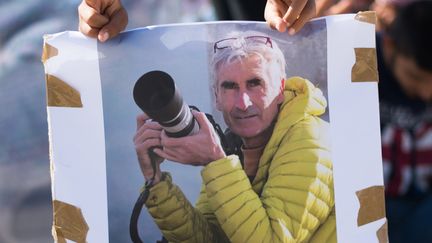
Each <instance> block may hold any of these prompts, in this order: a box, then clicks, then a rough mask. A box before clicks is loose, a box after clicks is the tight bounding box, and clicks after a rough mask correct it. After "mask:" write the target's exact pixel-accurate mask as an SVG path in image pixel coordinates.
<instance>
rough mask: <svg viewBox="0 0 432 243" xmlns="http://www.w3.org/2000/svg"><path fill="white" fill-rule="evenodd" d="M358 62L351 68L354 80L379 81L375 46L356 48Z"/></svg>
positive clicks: (352, 79)
mask: <svg viewBox="0 0 432 243" xmlns="http://www.w3.org/2000/svg"><path fill="white" fill-rule="evenodd" d="M354 51H355V56H356V62H355V63H354V66H353V67H352V69H351V81H352V82H378V64H377V57H376V50H375V48H354Z"/></svg>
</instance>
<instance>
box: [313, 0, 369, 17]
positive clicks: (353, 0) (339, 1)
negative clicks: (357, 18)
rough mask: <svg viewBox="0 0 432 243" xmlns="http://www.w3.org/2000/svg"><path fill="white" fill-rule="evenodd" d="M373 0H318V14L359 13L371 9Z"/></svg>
mask: <svg viewBox="0 0 432 243" xmlns="http://www.w3.org/2000/svg"><path fill="white" fill-rule="evenodd" d="M373 2H374V1H373V0H316V5H317V7H316V8H317V16H328V15H335V14H344V13H357V12H359V11H365V10H368V9H369V6H370V5H371V4H372V3H373Z"/></svg>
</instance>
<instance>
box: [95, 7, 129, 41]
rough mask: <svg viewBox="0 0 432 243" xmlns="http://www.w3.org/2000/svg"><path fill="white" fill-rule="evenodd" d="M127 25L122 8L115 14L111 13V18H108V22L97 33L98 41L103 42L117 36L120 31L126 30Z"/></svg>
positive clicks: (125, 14) (125, 13)
mask: <svg viewBox="0 0 432 243" xmlns="http://www.w3.org/2000/svg"><path fill="white" fill-rule="evenodd" d="M127 23H128V15H127V12H126V10H125V9H124V8H121V9H119V10H118V11H117V12H115V13H113V15H112V16H110V21H109V22H108V23H107V24H106V25H105V26H104V27H102V29H101V30H100V31H99V34H98V39H99V41H101V42H105V41H106V40H108V39H109V38H113V37H115V36H117V35H118V34H119V33H120V32H121V31H122V30H124V29H125V28H126V25H127Z"/></svg>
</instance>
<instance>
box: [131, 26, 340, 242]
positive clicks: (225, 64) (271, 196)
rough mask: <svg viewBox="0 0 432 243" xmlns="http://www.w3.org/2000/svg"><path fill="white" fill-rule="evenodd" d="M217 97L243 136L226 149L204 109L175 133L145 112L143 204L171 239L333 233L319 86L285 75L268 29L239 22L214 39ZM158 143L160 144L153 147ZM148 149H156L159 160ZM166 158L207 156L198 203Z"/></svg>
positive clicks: (311, 238)
mask: <svg viewBox="0 0 432 243" xmlns="http://www.w3.org/2000/svg"><path fill="white" fill-rule="evenodd" d="M211 67H212V70H213V71H212V75H211V76H212V79H213V87H214V94H215V99H216V107H217V109H218V110H219V111H221V112H222V114H223V117H224V120H225V123H226V125H227V126H228V128H229V132H228V133H229V134H230V135H229V137H230V138H237V139H238V140H239V141H240V145H239V149H238V150H237V154H226V153H225V151H224V150H223V149H222V146H221V145H220V143H219V139H218V135H217V134H216V132H215V131H214V129H213V127H212V125H211V124H210V122H209V121H208V119H207V118H206V116H205V114H204V113H201V112H193V114H194V116H195V118H196V120H197V121H198V123H199V126H200V131H199V132H198V133H197V134H194V135H191V136H187V137H182V138H171V137H168V136H167V135H166V134H165V132H164V131H163V130H162V127H161V126H160V125H159V124H158V123H157V122H154V121H151V120H149V118H148V116H147V115H145V114H142V115H140V116H138V118H137V124H138V126H137V133H136V135H135V137H134V143H135V147H136V151H137V155H138V160H139V162H140V166H141V169H142V171H143V174H144V177H145V178H146V180H149V179H151V178H152V179H153V175H154V180H152V185H150V186H151V188H150V190H149V191H150V194H149V199H148V200H147V202H146V207H147V208H148V211H149V213H150V214H151V215H152V217H153V218H154V220H155V222H156V224H157V225H158V226H159V228H160V229H161V231H162V233H163V235H164V236H165V237H166V238H167V239H168V241H172V242H336V222H335V220H336V219H335V210H334V193H333V173H332V163H331V160H330V149H329V148H330V145H329V139H328V124H327V122H325V121H323V120H321V119H320V118H319V117H318V116H319V115H321V114H323V113H324V112H325V108H326V100H325V98H324V97H323V95H322V92H321V91H320V90H319V89H318V88H316V87H314V85H313V84H312V83H311V82H309V81H308V80H305V79H303V78H300V77H293V78H289V79H287V78H286V74H285V58H284V56H283V53H282V52H281V50H280V49H279V47H278V45H277V43H276V42H275V41H274V40H272V39H271V38H270V37H269V36H267V35H265V34H263V33H257V32H254V33H250V32H236V33H231V34H229V35H228V36H227V37H225V38H223V39H221V40H219V41H216V42H215V43H214V44H213V46H212V62H211ZM152 148H154V149H152ZM149 149H152V151H153V152H154V153H155V154H156V155H157V158H156V169H155V170H153V167H152V165H151V160H150V156H149ZM163 159H168V160H171V161H175V162H179V163H182V164H188V165H200V166H203V169H202V171H201V176H202V180H203V184H202V189H201V193H200V196H199V198H198V201H197V203H196V206H195V207H193V206H192V204H191V203H190V202H189V201H188V200H187V199H186V197H185V196H184V195H183V193H182V191H181V190H180V188H179V187H177V186H176V185H175V184H174V183H173V181H172V179H171V176H170V174H169V173H168V172H161V171H160V169H159V165H160V163H161V162H162V161H163Z"/></svg>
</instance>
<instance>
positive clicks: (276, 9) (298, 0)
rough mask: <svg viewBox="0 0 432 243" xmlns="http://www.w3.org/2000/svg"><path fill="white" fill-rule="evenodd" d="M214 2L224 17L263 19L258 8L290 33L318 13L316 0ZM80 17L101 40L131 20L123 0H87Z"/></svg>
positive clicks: (81, 26)
mask: <svg viewBox="0 0 432 243" xmlns="http://www.w3.org/2000/svg"><path fill="white" fill-rule="evenodd" d="M214 3H215V8H216V10H217V11H218V13H219V17H221V18H223V19H228V18H231V17H232V18H233V19H234V18H235V19H242V20H258V21H259V20H263V19H262V17H261V18H260V17H259V14H256V12H257V11H258V12H261V13H263V12H264V14H262V15H261V16H264V17H265V19H266V21H267V23H268V24H269V25H270V26H271V27H272V28H274V29H277V30H278V31H280V32H285V31H286V30H288V33H289V34H295V33H297V32H298V31H299V30H300V29H301V28H302V27H303V26H304V24H305V23H306V22H307V21H309V20H310V19H311V18H313V17H315V15H316V13H315V0H292V1H283V0H267V2H266V1H265V0H253V1H241V0H236V1H234V0H233V1H225V2H224V1H222V0H214ZM235 6H237V7H238V8H236V7H235ZM246 6H247V7H246ZM239 8H241V9H239ZM218 9H219V10H218ZM223 9H225V10H227V9H237V10H238V11H237V12H241V13H238V14H237V15H236V16H234V15H230V14H227V13H223V11H224V10H223ZM232 11H234V10H232ZM234 12H235V11H234ZM78 17H79V27H78V29H79V31H81V32H82V33H83V34H85V35H87V36H90V37H95V38H97V39H98V40H99V41H101V42H105V41H106V40H108V39H109V38H112V37H115V36H116V35H118V34H119V33H120V32H121V31H123V30H124V29H125V28H126V26H127V23H128V15H127V12H126V9H125V8H124V7H123V5H122V3H121V0H83V1H82V2H81V4H80V5H79V6H78Z"/></svg>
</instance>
